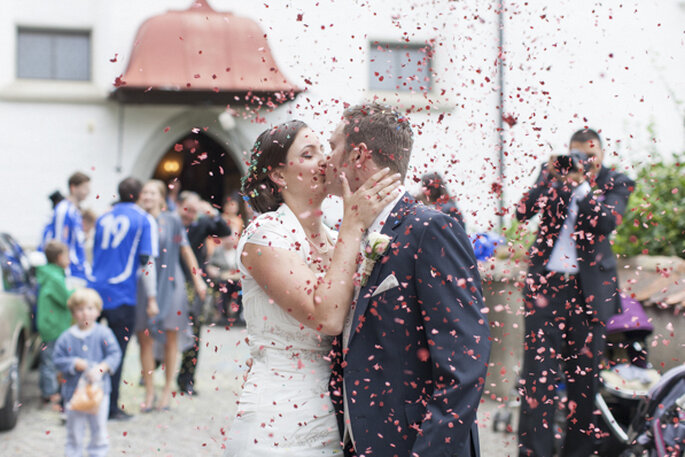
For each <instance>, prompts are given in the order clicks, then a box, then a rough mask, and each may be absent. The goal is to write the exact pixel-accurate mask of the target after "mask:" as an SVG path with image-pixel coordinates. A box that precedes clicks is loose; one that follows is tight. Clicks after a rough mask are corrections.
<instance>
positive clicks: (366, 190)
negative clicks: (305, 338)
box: [241, 171, 399, 335]
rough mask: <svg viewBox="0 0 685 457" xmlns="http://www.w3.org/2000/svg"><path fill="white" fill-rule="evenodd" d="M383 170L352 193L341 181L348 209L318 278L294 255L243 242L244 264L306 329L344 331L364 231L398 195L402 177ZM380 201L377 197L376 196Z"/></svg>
mask: <svg viewBox="0 0 685 457" xmlns="http://www.w3.org/2000/svg"><path fill="white" fill-rule="evenodd" d="M386 174H387V171H381V172H378V173H376V174H375V175H374V176H372V177H371V178H369V180H368V181H366V182H365V183H364V184H363V185H362V186H361V187H360V188H359V189H358V190H357V191H356V192H355V193H354V194H352V193H351V192H350V191H349V187H348V185H347V181H344V182H343V188H344V189H345V191H344V195H343V198H344V201H345V211H344V217H343V221H342V224H341V226H340V232H339V235H338V242H337V243H336V245H335V250H334V252H333V258H332V259H331V264H330V266H329V268H328V271H327V272H326V275H325V276H324V277H323V278H317V277H316V275H315V274H314V272H313V271H312V270H311V269H310V268H309V266H308V265H307V264H306V263H305V262H304V261H303V260H302V258H301V257H300V256H299V255H298V254H297V253H295V252H292V251H288V250H287V249H281V248H274V247H269V246H261V245H257V244H253V243H250V242H249V241H248V242H247V243H246V244H245V248H244V249H243V253H242V258H241V261H242V263H243V265H244V266H245V268H247V270H248V271H249V273H250V275H251V276H252V277H253V278H254V279H255V281H257V283H258V284H259V285H260V286H261V287H262V289H264V291H265V292H266V293H267V294H268V295H269V297H270V298H271V299H272V300H274V302H276V304H278V306H280V307H281V308H282V309H283V310H285V311H286V312H288V313H290V314H291V315H292V316H293V317H294V318H295V319H297V320H298V321H299V322H300V323H302V324H303V325H306V326H307V327H310V328H313V329H316V330H318V331H320V332H322V333H325V334H327V335H339V334H340V333H341V332H342V329H343V324H344V322H345V316H346V315H347V312H348V311H349V308H350V304H351V302H352V299H353V294H354V281H353V279H354V274H355V272H356V270H357V264H356V261H357V254H358V253H359V245H360V243H361V239H362V236H363V233H364V230H366V228H367V227H368V226H369V225H370V224H371V223H372V222H373V220H374V219H375V218H376V216H377V215H378V214H379V213H380V212H381V210H382V209H383V208H384V207H385V206H386V205H388V204H389V203H390V202H392V201H393V199H394V198H395V197H397V188H398V185H399V181H398V179H399V176H398V175H388V176H385V177H383V176H384V175H386ZM379 195H380V196H381V197H382V198H379V197H378V196H379Z"/></svg>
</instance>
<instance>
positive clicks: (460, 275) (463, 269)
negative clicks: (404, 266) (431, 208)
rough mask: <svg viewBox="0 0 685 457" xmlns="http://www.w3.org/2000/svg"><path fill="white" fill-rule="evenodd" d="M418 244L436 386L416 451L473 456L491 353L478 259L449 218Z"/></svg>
mask: <svg viewBox="0 0 685 457" xmlns="http://www.w3.org/2000/svg"><path fill="white" fill-rule="evenodd" d="M419 246H420V247H419V252H418V258H417V262H416V267H415V268H416V269H415V272H414V274H415V281H416V287H417V301H418V303H419V306H420V307H421V312H422V315H423V316H422V317H423V321H424V326H425V332H426V338H427V340H428V347H429V351H430V360H431V364H432V377H433V379H432V381H433V386H434V390H433V393H432V395H431V396H430V397H429V399H428V405H427V413H426V416H425V417H424V420H423V422H422V424H421V430H422V433H419V436H418V437H417V440H416V442H415V444H414V448H413V452H414V453H415V454H412V455H420V456H427V455H436V456H442V455H450V456H451V455H469V448H468V446H470V445H471V444H470V443H471V438H470V433H471V428H472V426H473V425H474V421H475V420H476V410H477V408H478V405H479V402H480V398H481V395H482V393H483V386H484V384H485V376H486V374H487V364H488V360H489V357H490V332H489V330H488V321H487V319H486V318H485V316H484V315H483V314H482V312H481V309H482V308H483V293H482V288H481V281H480V275H479V273H478V267H477V263H476V258H475V256H474V254H473V249H472V247H471V244H470V242H469V240H468V237H467V236H466V233H465V232H464V231H463V230H462V229H461V227H459V226H458V224H456V223H454V221H453V220H452V219H450V218H448V217H435V218H433V219H432V220H431V221H430V224H429V226H428V227H427V228H426V230H425V232H424V234H423V236H422V239H421V241H420V243H419Z"/></svg>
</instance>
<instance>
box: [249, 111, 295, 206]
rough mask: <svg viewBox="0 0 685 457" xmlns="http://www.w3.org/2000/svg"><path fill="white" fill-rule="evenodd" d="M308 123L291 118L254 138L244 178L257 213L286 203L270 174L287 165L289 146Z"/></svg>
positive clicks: (251, 203) (251, 202)
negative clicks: (248, 165) (255, 139)
mask: <svg viewBox="0 0 685 457" xmlns="http://www.w3.org/2000/svg"><path fill="white" fill-rule="evenodd" d="M306 127H307V124H305V123H304V122H302V121H298V120H292V121H288V122H284V123H283V124H279V125H277V126H275V127H272V128H270V129H267V130H264V131H263V132H262V133H261V134H260V135H259V136H258V137H257V141H255V144H254V146H253V147H252V153H251V155H250V167H249V168H248V169H247V174H246V175H245V176H243V179H242V189H241V191H242V194H243V195H245V196H246V197H247V198H248V200H249V202H250V206H251V207H252V209H254V210H255V211H257V212H258V213H266V212H268V211H275V210H276V209H278V207H279V206H280V205H281V203H283V196H282V195H281V189H280V187H279V186H278V184H276V183H275V182H273V181H272V180H271V178H270V177H269V173H271V172H272V171H273V170H275V169H276V168H278V167H282V166H284V165H285V164H286V156H287V155H288V149H290V146H292V144H293V142H294V141H295V137H296V136H297V134H298V133H299V132H300V130H302V129H303V128H306Z"/></svg>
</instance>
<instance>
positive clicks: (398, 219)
mask: <svg viewBox="0 0 685 457" xmlns="http://www.w3.org/2000/svg"><path fill="white" fill-rule="evenodd" d="M415 204H416V201H415V200H414V198H413V197H412V196H411V195H409V194H408V193H405V194H404V196H403V197H402V198H401V199H400V201H399V202H397V204H396V205H395V207H394V208H393V210H392V212H391V213H390V216H388V218H387V219H386V221H385V225H383V228H382V229H381V233H382V234H383V235H388V236H389V237H390V244H389V245H388V249H387V250H386V252H385V255H384V256H383V257H381V258H380V259H378V260H377V261H376V264H375V265H374V266H373V270H371V274H370V275H369V279H368V280H367V281H366V284H365V285H364V286H363V287H362V288H361V289H360V290H359V296H358V297H357V305H356V306H355V308H354V317H353V320H352V328H351V329H350V339H349V340H348V347H349V344H350V343H352V339H353V338H354V335H355V334H356V333H357V332H356V329H357V327H358V326H359V324H360V322H361V319H362V316H364V314H365V313H366V309H367V308H368V307H369V302H370V301H371V295H373V292H374V290H376V287H378V281H379V277H380V274H381V271H382V270H383V266H384V265H385V263H384V259H385V258H386V257H388V256H389V255H390V252H391V250H392V245H393V243H395V242H396V240H397V237H398V236H399V235H400V230H399V229H400V227H401V224H402V221H403V220H404V218H405V217H406V216H407V214H408V213H409V211H410V210H411V208H412V207H413V206H414V205H415ZM386 263H387V261H386Z"/></svg>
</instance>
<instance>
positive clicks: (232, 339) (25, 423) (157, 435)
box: [0, 326, 516, 457]
mask: <svg viewBox="0 0 685 457" xmlns="http://www.w3.org/2000/svg"><path fill="white" fill-rule="evenodd" d="M245 336H246V332H245V330H244V329H243V328H232V329H230V330H226V329H225V328H224V327H214V326H212V327H205V328H204V330H203V343H202V344H203V347H202V350H201V352H200V362H199V367H198V369H199V373H198V379H197V390H198V395H197V396H192V397H188V396H187V395H176V396H175V397H174V399H173V400H172V403H171V410H170V411H164V412H151V413H147V414H140V413H139V403H140V402H141V401H142V399H143V388H142V387H141V386H139V384H138V382H139V379H140V364H139V359H138V350H137V349H138V345H137V344H136V342H135V341H132V343H131V344H130V345H129V349H128V353H127V357H126V359H125V362H124V375H123V379H124V380H125V384H124V385H123V386H122V388H121V398H120V401H121V402H122V403H123V404H124V407H125V409H126V410H127V411H129V412H131V413H133V414H134V415H135V416H134V417H133V418H132V419H131V420H129V421H126V422H113V421H110V422H109V423H108V429H109V434H110V444H111V451H110V456H134V457H137V456H144V457H147V456H164V457H195V456H221V455H222V443H223V441H224V439H225V433H226V431H227V430H228V428H229V427H230V423H231V421H232V419H233V414H234V413H235V409H236V401H237V399H238V395H239V391H240V385H241V382H242V373H243V371H244V369H245V367H244V361H245V359H246V357H247V353H248V352H247V345H246V344H245V341H244V340H245ZM163 382H164V381H163V372H161V370H158V371H157V372H156V373H155V384H156V385H157V387H158V389H159V390H161V387H162V385H163ZM23 398H24V405H23V406H22V411H21V416H20V418H19V423H18V424H17V426H16V427H15V429H14V430H11V431H9V432H3V433H0V456H2V457H5V456H7V457H10V456H12V457H13V456H22V457H33V456H41V457H42V456H61V455H63V448H64V442H65V434H66V433H65V427H64V426H63V425H62V424H61V422H60V419H59V416H58V414H57V413H55V412H53V411H49V410H47V409H44V408H42V407H41V405H40V392H39V390H38V372H37V370H34V371H31V372H30V373H29V374H28V377H27V379H26V381H25V383H24V393H23ZM498 408H502V405H501V404H498V403H497V402H495V401H492V400H490V399H488V400H485V401H484V402H483V403H482V404H481V407H480V411H479V421H480V430H481V438H480V439H481V455H482V456H484V457H489V456H496V457H505V456H514V455H516V437H515V435H512V434H506V433H501V432H493V431H492V419H493V417H494V414H495V413H496V411H497V410H498Z"/></svg>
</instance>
